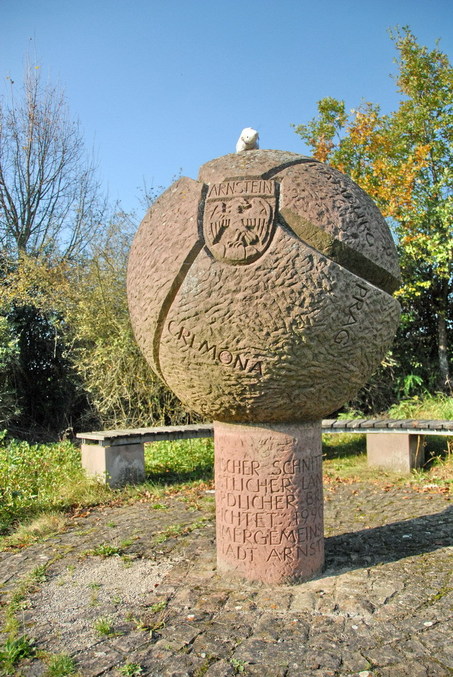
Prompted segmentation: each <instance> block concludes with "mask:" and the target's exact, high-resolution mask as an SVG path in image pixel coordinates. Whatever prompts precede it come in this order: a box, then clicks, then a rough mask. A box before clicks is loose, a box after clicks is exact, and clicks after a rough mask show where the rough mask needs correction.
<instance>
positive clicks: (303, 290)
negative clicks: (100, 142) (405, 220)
mask: <svg viewBox="0 0 453 677" xmlns="http://www.w3.org/2000/svg"><path fill="white" fill-rule="evenodd" d="M397 284H398V263H397V259H396V253H395V249H394V246H393V242H392V238H391V236H390V233H389V231H388V228H387V226H386V224H385V221H384V219H383V218H382V217H381V215H380V214H379V212H378V210H377V209H376V207H375V206H374V204H373V203H372V201H371V200H370V199H369V198H368V197H367V196H366V195H365V193H363V191H361V189H360V188H358V187H357V186H356V185H355V184H354V183H353V182H352V181H350V179H348V178H347V177H344V176H343V175H341V174H340V173H339V172H336V171H335V170H333V169H331V168H328V167H327V166H325V165H322V164H321V163H319V162H316V161H314V160H311V159H310V158H304V157H302V156H299V155H296V154H294V153H286V152H282V151H268V150H263V151H261V150H256V151H249V152H246V153H245V152H244V153H239V154H234V155H228V156H225V157H223V158H218V159H216V160H213V161H211V162H209V163H207V164H206V165H204V166H203V167H202V168H201V170H200V176H199V181H198V182H196V181H192V180H190V179H181V180H180V181H179V182H177V183H176V184H175V185H174V186H173V187H171V188H170V189H169V190H168V191H166V193H165V194H164V195H163V196H162V197H161V198H160V200H159V201H158V202H157V203H156V204H155V205H154V206H153V207H152V209H151V210H150V212H149V214H148V215H147V217H146V218H145V220H144V221H143V223H142V225H141V227H140V229H139V232H138V234H137V237H136V238H135V240H134V244H133V247H132V251H131V255H130V260H129V272H128V295H129V304H130V309H131V319H132V324H133V326H134V331H135V334H136V337H137V341H138V343H139V345H140V347H141V349H142V350H143V352H144V354H145V357H146V358H147V359H148V361H149V362H150V364H151V365H152V366H153V368H154V369H155V370H156V371H157V372H158V373H160V375H161V376H162V378H163V379H164V380H165V382H166V383H167V385H168V386H169V387H170V388H171V389H172V390H173V391H174V392H175V393H176V395H178V397H179V398H180V399H181V400H182V401H183V402H184V404H186V405H187V406H188V407H190V408H192V409H194V410H196V411H198V412H200V413H202V414H203V415H205V416H206V417H209V418H210V419H214V420H219V421H231V422H239V423H242V422H243V423H246V422H285V421H303V420H305V421H307V420H315V419H319V418H322V417H324V416H327V415H329V414H330V413H331V412H332V411H334V410H335V409H337V408H338V407H339V406H341V405H342V404H343V403H344V402H345V401H346V400H348V399H350V398H351V397H352V396H353V395H354V394H355V392H356V391H357V390H358V389H359V388H360V387H361V386H362V385H363V383H364V382H365V381H366V380H367V379H368V378H369V376H370V375H371V374H372V373H373V371H374V370H375V369H376V368H377V366H378V365H379V363H380V361H381V359H382V357H383V355H384V354H385V352H386V350H387V349H388V347H389V345H390V343H391V341H392V338H393V335H394V331H395V329H396V326H397V323H398V320H399V305H398V303H397V302H396V301H395V300H394V299H393V298H392V297H391V295H390V293H391V292H392V291H393V290H394V289H395V287H396V286H397Z"/></svg>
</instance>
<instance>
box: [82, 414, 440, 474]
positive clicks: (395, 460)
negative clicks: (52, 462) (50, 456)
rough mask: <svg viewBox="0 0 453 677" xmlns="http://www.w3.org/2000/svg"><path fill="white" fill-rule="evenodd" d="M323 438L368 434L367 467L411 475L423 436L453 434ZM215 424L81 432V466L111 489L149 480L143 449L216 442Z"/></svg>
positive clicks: (401, 425)
mask: <svg viewBox="0 0 453 677" xmlns="http://www.w3.org/2000/svg"><path fill="white" fill-rule="evenodd" d="M322 432H323V433H359V434H362V435H363V434H365V435H366V446H367V457H368V464H369V465H371V466H378V467H383V468H387V469H389V470H395V471H398V472H410V471H411V470H412V469H413V468H417V467H420V466H421V465H423V463H424V437H425V435H453V421H443V420H442V421H432V420H431V421H420V420H414V419H408V420H406V419H404V420H392V419H348V420H346V419H345V420H341V419H326V420H324V421H323V422H322ZM213 434H214V427H213V425H212V424H199V425H197V424H195V425H180V426H163V427H153V428H135V429H129V430H103V431H94V432H84V433H78V434H77V437H78V438H79V439H80V440H81V441H82V444H81V451H82V465H83V467H84V468H85V470H86V471H87V473H88V474H89V475H97V476H100V477H102V478H104V480H105V481H106V482H107V483H108V484H109V485H110V486H112V487H119V486H123V485H124V484H132V483H140V482H143V481H144V480H145V457H144V445H145V444H146V443H148V442H157V441H159V440H182V439H194V438H199V437H212V436H213Z"/></svg>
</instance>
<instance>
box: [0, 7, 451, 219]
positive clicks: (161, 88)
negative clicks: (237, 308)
mask: <svg viewBox="0 0 453 677" xmlns="http://www.w3.org/2000/svg"><path fill="white" fill-rule="evenodd" d="M397 25H399V26H404V25H409V26H410V28H411V29H412V31H413V32H414V33H415V35H416V36H417V38H418V40H419V42H420V43H422V44H426V45H427V46H428V47H434V44H435V41H436V39H437V38H440V47H441V49H442V50H443V51H444V52H446V53H447V54H448V55H449V57H450V60H453V59H452V52H453V48H452V37H453V35H452V34H453V2H452V1H451V0H311V1H308V0H279V1H277V0H247V1H244V0H243V1H242V2H239V1H238V0H229V1H228V0H223V1H217V0H185V1H183V0H0V92H1V91H5V89H4V88H5V87H6V86H7V85H8V80H7V78H8V77H10V78H12V79H13V80H14V81H15V85H14V86H20V81H21V78H22V74H23V67H24V62H25V57H26V55H27V54H29V55H30V56H31V58H32V60H33V61H36V64H37V65H39V66H40V67H41V69H42V71H41V72H42V74H43V76H44V77H45V78H49V79H50V80H51V81H52V82H54V83H57V84H59V85H60V86H61V87H62V88H64V90H65V92H66V95H67V99H68V102H69V106H70V110H71V112H72V114H73V116H74V117H76V118H78V119H79V120H80V123H81V126H82V129H83V134H84V138H85V141H86V144H87V146H88V148H94V150H95V155H96V157H97V161H98V164H99V176H100V178H101V180H102V183H103V186H104V187H105V189H106V190H108V192H109V196H110V198H111V200H112V201H113V200H116V199H119V200H120V201H121V203H122V205H123V208H125V209H126V210H137V212H138V214H139V215H140V209H142V207H141V206H140V201H139V195H140V187H142V186H143V184H144V182H146V184H147V185H148V186H155V187H158V186H164V187H167V186H168V185H170V183H171V182H172V180H173V178H174V177H175V176H176V175H178V174H179V173H181V174H182V175H185V176H190V177H192V178H196V177H197V173H198V168H199V167H200V165H202V164H203V163H205V162H207V161H208V160H210V159H212V158H214V157H218V156H220V155H225V154H226V153H230V152H233V151H234V148H235V143H236V140H237V137H238V135H239V132H240V131H241V129H242V128H243V127H248V126H251V127H255V128H256V129H258V131H259V132H260V141H261V147H262V148H277V149H282V150H289V151H293V152H298V153H302V154H306V153H307V152H308V150H307V148H306V147H305V146H304V144H303V143H302V141H301V140H300V138H299V137H298V136H297V135H296V134H295V133H294V131H293V129H292V128H291V123H295V124H300V123H305V122H308V120H310V119H311V118H312V117H313V116H314V115H315V113H316V102H317V101H318V100H319V99H321V98H323V97H325V96H333V97H337V98H342V99H344V100H345V101H346V105H347V107H348V108H354V107H357V106H358V105H359V104H360V102H361V101H363V100H366V101H372V102H375V103H380V104H381V106H382V109H383V111H384V112H390V111H391V110H393V109H394V108H395V107H396V105H397V102H398V94H397V92H396V88H395V85H394V82H393V81H392V79H391V77H390V74H391V73H392V72H393V73H394V72H395V65H394V63H393V59H394V58H395V56H396V51H395V49H394V46H393V43H392V42H391V40H390V38H389V36H388V29H389V28H391V27H395V26H397Z"/></svg>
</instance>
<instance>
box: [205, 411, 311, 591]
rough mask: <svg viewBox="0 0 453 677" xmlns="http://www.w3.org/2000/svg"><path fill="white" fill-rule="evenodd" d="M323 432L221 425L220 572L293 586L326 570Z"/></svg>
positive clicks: (218, 460)
mask: <svg viewBox="0 0 453 677" xmlns="http://www.w3.org/2000/svg"><path fill="white" fill-rule="evenodd" d="M320 428H321V426H320V423H316V424H309V423H306V424H303V423H300V424H298V425H294V424H293V425H290V424H280V425H277V424H274V425H266V426H265V425H255V426H252V425H237V424H230V423H218V422H217V423H215V424H214V440H215V485H216V515H217V519H216V522H217V541H216V542H217V567H218V569H219V570H220V571H226V572H229V573H231V572H235V573H240V574H241V575H243V576H245V577H246V578H248V579H250V580H258V581H262V582H265V583H283V582H286V583H288V582H294V581H295V580H307V579H309V578H312V577H313V576H314V575H315V574H318V573H319V572H320V571H321V570H322V567H323V564H324V531H323V494H322V448H321V429H320Z"/></svg>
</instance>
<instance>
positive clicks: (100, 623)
mask: <svg viewBox="0 0 453 677" xmlns="http://www.w3.org/2000/svg"><path fill="white" fill-rule="evenodd" d="M93 628H94V629H95V630H96V632H97V633H98V634H99V635H102V636H103V637H111V636H112V635H114V634H115V631H114V628H113V621H112V619H111V618H109V617H108V616H102V617H100V618H97V619H96V620H95V622H94V623H93Z"/></svg>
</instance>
